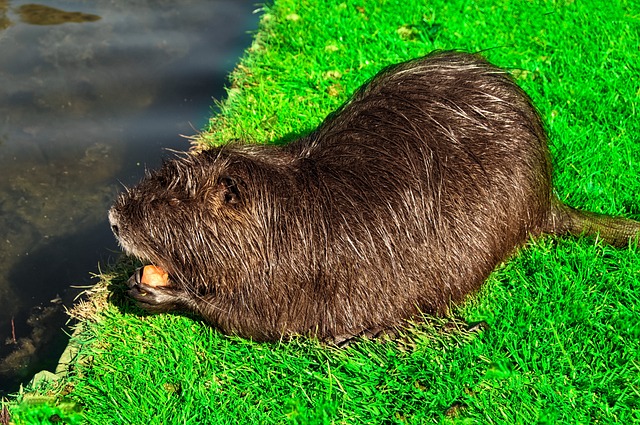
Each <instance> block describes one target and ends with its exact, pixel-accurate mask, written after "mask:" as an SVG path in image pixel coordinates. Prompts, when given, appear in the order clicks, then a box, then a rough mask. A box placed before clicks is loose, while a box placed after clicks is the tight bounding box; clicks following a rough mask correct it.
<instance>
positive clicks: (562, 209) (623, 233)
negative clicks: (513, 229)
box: [549, 199, 640, 248]
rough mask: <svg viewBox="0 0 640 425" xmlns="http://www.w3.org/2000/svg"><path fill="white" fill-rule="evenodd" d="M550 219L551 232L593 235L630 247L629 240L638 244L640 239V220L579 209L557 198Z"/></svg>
mask: <svg viewBox="0 0 640 425" xmlns="http://www.w3.org/2000/svg"><path fill="white" fill-rule="evenodd" d="M549 219H550V223H549V224H550V226H549V227H550V228H551V233H554V234H558V235H562V234H571V235H574V236H582V235H586V236H592V237H594V238H597V239H600V240H602V241H604V242H605V243H607V244H609V245H612V246H616V247H620V248H625V247H628V246H629V242H631V243H633V244H635V245H638V243H639V241H640V222H638V221H635V220H631V219H629V218H623V217H612V216H609V215H605V214H598V213H594V212H589V211H582V210H578V209H575V208H572V207H570V206H568V205H565V204H563V203H562V202H560V201H559V200H557V199H555V200H554V201H553V202H552V206H551V215H550V218H549Z"/></svg>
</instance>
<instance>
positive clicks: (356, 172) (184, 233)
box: [110, 52, 639, 341]
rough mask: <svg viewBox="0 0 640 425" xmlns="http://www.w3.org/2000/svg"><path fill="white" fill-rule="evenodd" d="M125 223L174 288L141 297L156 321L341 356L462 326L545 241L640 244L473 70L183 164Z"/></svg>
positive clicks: (390, 91) (421, 74)
mask: <svg viewBox="0 0 640 425" xmlns="http://www.w3.org/2000/svg"><path fill="white" fill-rule="evenodd" d="M110 219H111V222H112V225H113V227H114V232H116V234H117V236H118V238H119V240H120V242H121V245H122V246H123V248H124V250H125V251H127V252H128V253H130V254H133V255H136V256H138V257H140V258H141V259H143V260H145V261H149V262H152V263H154V264H157V265H159V266H161V267H163V268H165V269H166V270H167V271H168V272H169V273H170V276H171V282H172V284H171V286H169V287H160V288H151V287H148V286H146V285H143V284H141V283H139V279H138V280H135V279H134V280H133V281H132V283H131V290H130V294H131V296H132V297H133V298H135V299H136V300H137V301H138V303H139V304H140V305H141V306H142V307H143V308H145V309H147V310H149V311H152V312H164V311H173V310H179V311H180V310H181V311H190V312H194V313H196V314H198V315H200V316H202V317H203V318H204V319H205V320H207V321H208V322H209V323H210V324H211V325H213V326H215V327H217V328H219V329H221V330H222V331H224V332H227V333H233V334H239V335H242V336H245V337H251V338H254V339H256V340H275V339H279V338H281V337H283V336H290V335H296V334H309V335H314V336H317V337H319V338H322V339H326V340H333V341H341V340H343V339H345V338H350V337H352V336H354V335H358V334H361V333H363V332H375V331H377V330H380V329H385V328H389V327H393V326H396V325H400V324H402V323H403V321H405V320H406V319H410V318H412V317H415V316H416V315H418V314H419V313H421V312H422V313H430V314H445V313H446V312H447V311H448V309H449V307H450V306H451V305H452V304H455V303H459V302H461V301H463V300H464V298H465V296H466V295H468V294H469V293H472V292H474V291H476V290H477V289H478V288H479V287H480V286H481V285H482V283H483V281H484V280H485V279H486V278H487V276H488V275H489V273H491V271H492V270H493V269H494V268H495V266H496V265H497V264H498V263H500V262H501V261H503V260H504V259H505V258H506V257H507V256H508V255H509V254H511V253H513V252H514V250H515V249H516V248H517V247H519V246H521V245H523V244H524V243H525V242H526V241H527V239H528V238H529V237H530V236H537V235H540V234H542V233H556V234H563V233H569V232H570V233H576V234H580V233H582V232H588V233H596V232H598V233H600V234H601V235H602V237H604V239H605V240H606V241H607V242H610V243H613V244H616V245H625V244H627V243H628V241H629V239H630V238H633V237H636V236H637V234H638V229H639V227H638V223H636V222H634V221H631V220H625V219H613V218H610V217H602V216H597V215H594V214H591V213H582V212H579V211H577V210H574V209H572V208H569V207H567V206H565V205H563V204H561V203H560V202H559V201H558V200H557V199H556V198H555V197H554V195H553V194H552V188H551V165H550V159H549V154H548V148H547V138H546V135H545V132H544V129H543V125H542V123H541V121H540V118H539V115H538V113H537V112H536V110H535V108H534V107H533V106H532V104H531V101H530V99H529V97H528V96H527V95H526V94H525V93H524V92H523V91H522V90H521V89H520V88H519V87H518V86H517V85H516V84H515V83H514V82H513V81H512V80H511V78H509V76H508V75H507V74H506V73H505V72H503V71H502V70H500V69H498V68H496V67H494V66H492V65H490V64H489V63H487V62H486V61H485V60H484V59H482V58H480V57H479V56H476V55H471V54H464V53H456V52H439V53H435V54H432V55H428V56H426V57H424V58H420V59H416V60H412V61H409V62H406V63H401V64H399V65H395V66H392V67H389V68H387V69H385V70H383V71H382V72H381V73H380V74H378V75H377V76H376V77H375V78H374V79H372V80H371V81H370V82H369V83H367V84H365V85H364V86H363V87H361V88H360V89H359V90H358V91H357V92H356V93H355V94H354V95H353V96H352V98H351V99H350V100H349V101H348V102H347V103H345V105H343V106H342V107H341V108H340V109H339V110H338V111H336V112H335V113H333V114H331V115H330V116H328V117H327V118H326V120H325V121H324V122H323V123H322V124H321V125H320V127H319V128H318V129H316V130H315V131H314V132H313V133H311V134H310V135H308V136H306V137H302V138H300V139H298V140H295V141H293V142H292V143H290V144H287V145H285V146H280V147H276V146H259V145H250V144H238V143H233V144H229V145H226V146H222V147H218V148H213V149H211V150H208V151H204V152H202V153H200V154H197V155H185V156H184V157H183V158H179V159H174V160H171V161H168V162H167V163H165V164H164V166H163V167H162V168H160V169H159V170H157V171H154V172H152V173H150V175H148V176H147V177H146V178H145V179H144V180H143V181H142V182H141V183H140V184H139V185H138V186H136V187H134V188H132V189H130V190H128V191H127V192H126V193H123V194H122V195H121V196H120V198H119V199H118V200H117V202H116V204H115V205H114V207H113V208H112V210H111V212H110ZM594 223H595V224H594Z"/></svg>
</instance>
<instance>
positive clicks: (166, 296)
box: [127, 267, 186, 313]
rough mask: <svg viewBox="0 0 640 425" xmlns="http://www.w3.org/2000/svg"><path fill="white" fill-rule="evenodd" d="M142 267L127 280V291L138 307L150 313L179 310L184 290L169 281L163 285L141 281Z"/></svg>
mask: <svg viewBox="0 0 640 425" xmlns="http://www.w3.org/2000/svg"><path fill="white" fill-rule="evenodd" d="M142 273H143V268H142V267H141V268H139V269H137V270H136V271H135V273H133V275H131V277H130V278H129V280H128V281H127V286H128V287H129V290H128V291H127V293H128V294H129V296H130V297H131V298H133V299H134V300H135V301H136V303H137V304H138V307H140V308H142V309H143V310H146V311H148V312H150V313H164V312H167V311H173V310H180V309H181V308H182V307H183V304H184V299H185V295H186V294H185V292H184V291H183V290H181V289H178V288H176V287H175V286H173V285H171V282H169V284H168V285H165V286H151V285H147V284H145V283H142V281H141V280H142Z"/></svg>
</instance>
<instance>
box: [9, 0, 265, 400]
mask: <svg viewBox="0 0 640 425" xmlns="http://www.w3.org/2000/svg"><path fill="white" fill-rule="evenodd" d="M254 1H255V0H249V1H244V0H184V1H181V2H175V1H163V0H155V1H154V0H92V1H82V0H75V1H61V0H60V1H55V0H50V1H46V2H45V3H38V4H34V3H27V2H22V1H7V0H0V394H3V393H6V392H11V391H15V389H16V385H17V383H18V382H20V381H23V382H24V381H27V380H28V379H29V378H30V376H32V375H33V373H35V372H36V371H38V370H41V369H50V370H52V369H53V368H55V364H56V362H57V359H58V356H59V355H60V352H61V351H62V349H63V348H64V345H65V344H66V338H65V337H64V333H63V331H62V328H63V326H64V322H65V319H66V318H65V316H64V314H63V313H61V311H62V308H61V306H62V304H65V303H66V304H69V303H70V302H71V299H72V298H73V296H74V295H75V294H77V292H78V290H77V289H75V290H74V289H70V287H71V286H74V285H75V286H83V285H85V286H86V285H89V284H91V283H92V281H91V279H90V278H91V276H90V272H95V271H97V270H98V267H99V264H107V263H109V261H112V260H113V259H114V258H116V257H117V245H116V243H115V240H114V238H113V236H112V235H111V232H110V230H109V226H108V223H107V220H106V211H107V209H108V208H109V205H110V204H111V202H112V201H113V199H114V196H115V194H116V193H117V191H118V189H119V186H120V183H123V184H131V183H133V182H135V181H137V180H139V179H140V177H141V176H142V175H143V172H144V169H145V167H147V168H153V167H156V166H158V165H159V164H160V161H161V158H162V157H163V156H166V153H165V152H164V151H163V148H172V149H179V150H186V149H188V147H189V142H188V140H186V139H184V138H182V137H180V135H193V134H194V133H195V132H196V131H197V130H199V129H200V128H202V126H203V125H204V124H205V122H206V119H207V117H208V116H209V115H210V114H211V109H212V105H213V101H212V97H213V98H216V99H221V98H223V97H224V90H223V87H224V85H225V83H226V80H225V78H226V76H227V75H228V73H229V72H230V71H231V69H232V68H233V67H234V65H235V64H236V63H237V60H238V57H239V56H240V55H241V54H242V52H243V50H244V49H246V48H247V47H248V46H249V44H250V42H251V34H249V31H253V30H255V28H256V27H257V21H258V15H257V14H255V13H252V12H254V10H255V9H256V8H257V6H255V4H254Z"/></svg>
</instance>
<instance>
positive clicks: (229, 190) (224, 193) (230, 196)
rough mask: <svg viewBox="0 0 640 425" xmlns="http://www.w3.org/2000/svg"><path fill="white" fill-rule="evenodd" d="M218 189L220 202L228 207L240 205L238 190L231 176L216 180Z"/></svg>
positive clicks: (235, 181) (236, 183)
mask: <svg viewBox="0 0 640 425" xmlns="http://www.w3.org/2000/svg"><path fill="white" fill-rule="evenodd" d="M218 187H219V188H220V195H221V197H222V200H223V201H224V202H225V203H226V204H229V205H236V204H238V203H240V200H241V198H240V188H239V187H238V182H237V180H236V179H235V178H233V177H231V176H224V177H221V178H220V180H218Z"/></svg>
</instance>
